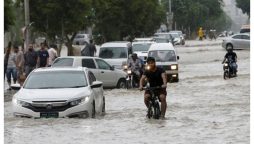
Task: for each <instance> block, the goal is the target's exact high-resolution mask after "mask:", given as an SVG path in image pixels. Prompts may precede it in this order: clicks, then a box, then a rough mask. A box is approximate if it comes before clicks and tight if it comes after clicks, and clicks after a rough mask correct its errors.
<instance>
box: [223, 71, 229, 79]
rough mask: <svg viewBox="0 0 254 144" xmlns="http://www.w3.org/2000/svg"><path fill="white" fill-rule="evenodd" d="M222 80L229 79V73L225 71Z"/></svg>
mask: <svg viewBox="0 0 254 144" xmlns="http://www.w3.org/2000/svg"><path fill="white" fill-rule="evenodd" d="M223 78H224V79H225V80H226V79H229V73H228V72H227V71H225V72H224V74H223Z"/></svg>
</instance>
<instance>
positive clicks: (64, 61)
mask: <svg viewBox="0 0 254 144" xmlns="http://www.w3.org/2000/svg"><path fill="white" fill-rule="evenodd" d="M72 65H73V58H58V59H56V60H55V61H54V62H53V64H52V66H53V67H55V66H72Z"/></svg>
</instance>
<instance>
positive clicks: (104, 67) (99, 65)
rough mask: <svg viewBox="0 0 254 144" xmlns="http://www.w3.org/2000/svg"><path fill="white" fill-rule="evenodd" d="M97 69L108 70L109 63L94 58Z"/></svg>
mask: <svg viewBox="0 0 254 144" xmlns="http://www.w3.org/2000/svg"><path fill="white" fill-rule="evenodd" d="M96 62H97V64H98V67H99V69H106V70H110V65H109V64H107V63H106V62H105V61H104V60H101V59H96Z"/></svg>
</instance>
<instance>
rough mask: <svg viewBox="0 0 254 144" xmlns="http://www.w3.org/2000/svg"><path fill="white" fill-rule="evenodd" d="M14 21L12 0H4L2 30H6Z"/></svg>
mask: <svg viewBox="0 0 254 144" xmlns="http://www.w3.org/2000/svg"><path fill="white" fill-rule="evenodd" d="M14 22H15V21H14V13H13V2H12V0H4V31H5V32H6V31H8V30H9V29H10V26H12V25H14Z"/></svg>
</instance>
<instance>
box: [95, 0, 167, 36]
mask: <svg viewBox="0 0 254 144" xmlns="http://www.w3.org/2000/svg"><path fill="white" fill-rule="evenodd" d="M93 6H94V10H95V17H94V19H95V31H97V32H98V33H101V34H102V35H103V36H104V38H105V40H106V41H111V40H122V38H123V37H126V36H129V37H131V38H134V37H136V36H141V35H151V34H153V33H154V32H155V30H156V29H158V28H159V27H160V24H161V22H162V21H163V20H164V18H165V12H164V11H163V9H162V8H161V5H159V3H158V0H94V1H93Z"/></svg>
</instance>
